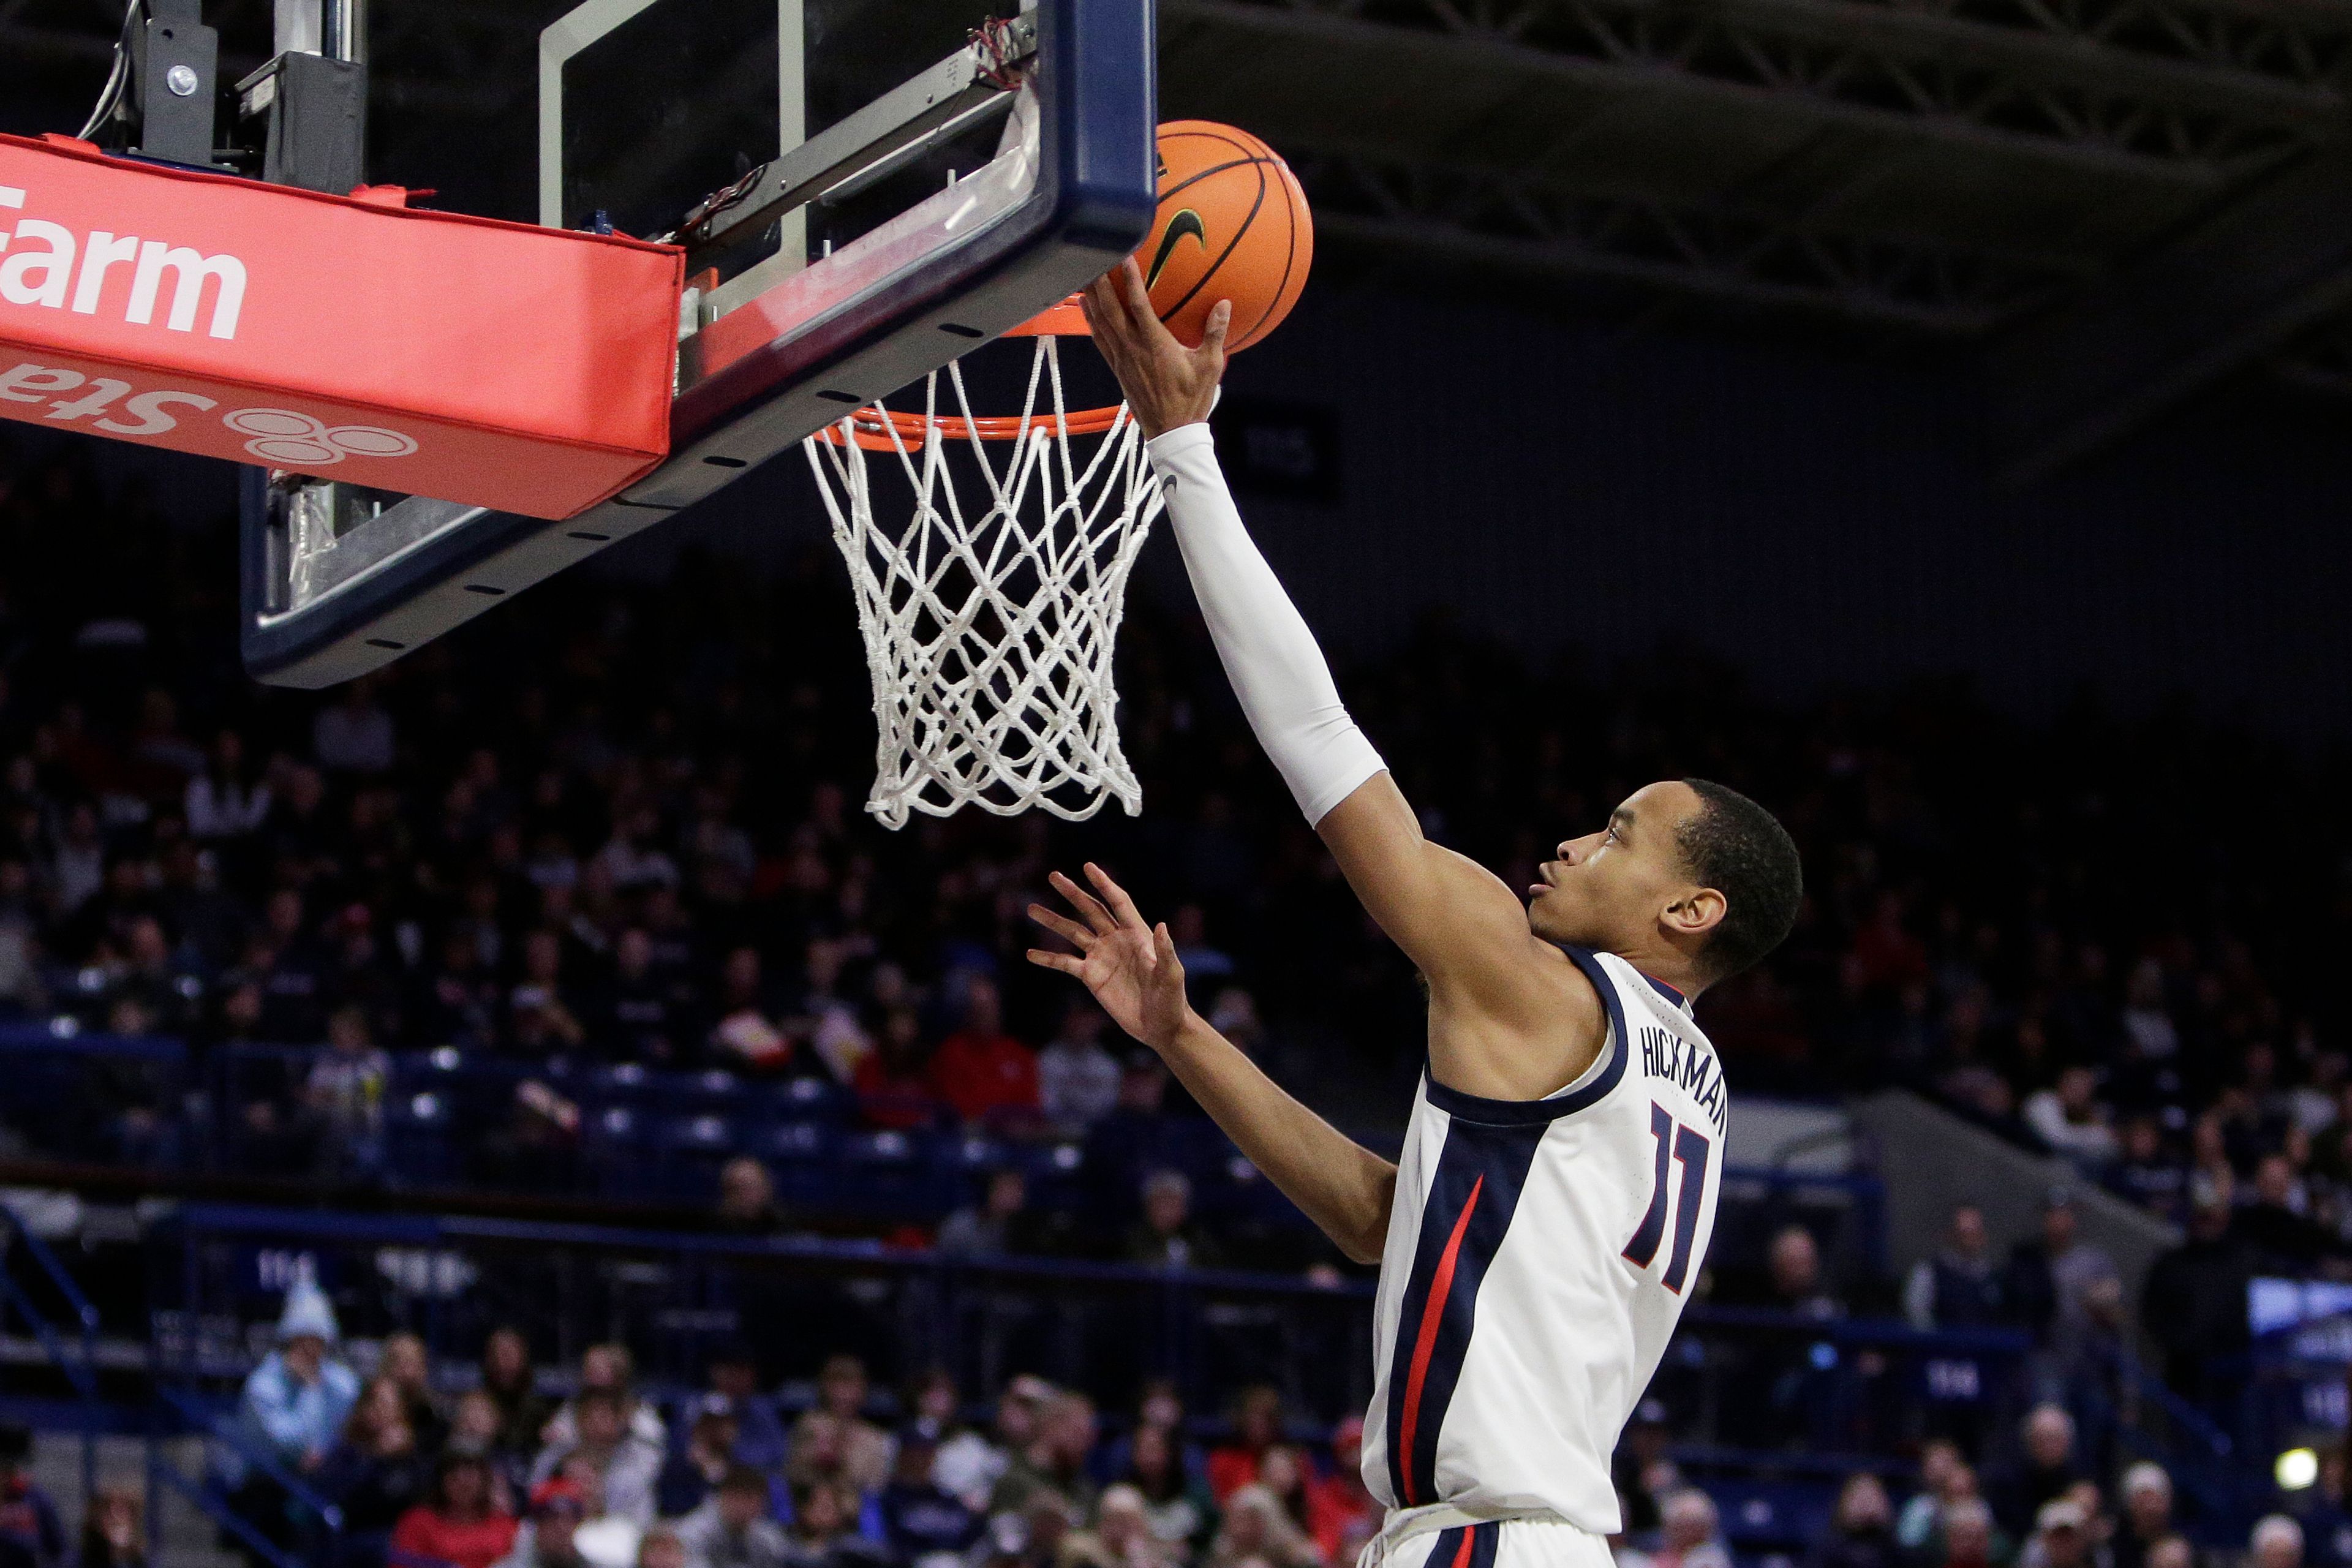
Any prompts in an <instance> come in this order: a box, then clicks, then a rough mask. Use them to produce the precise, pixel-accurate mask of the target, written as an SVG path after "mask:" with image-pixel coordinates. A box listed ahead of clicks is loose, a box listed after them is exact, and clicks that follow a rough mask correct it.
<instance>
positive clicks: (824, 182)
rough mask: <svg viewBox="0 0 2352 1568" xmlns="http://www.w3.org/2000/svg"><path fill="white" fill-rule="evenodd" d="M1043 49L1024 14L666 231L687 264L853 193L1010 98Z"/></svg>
mask: <svg viewBox="0 0 2352 1568" xmlns="http://www.w3.org/2000/svg"><path fill="white" fill-rule="evenodd" d="M1036 55H1037V18H1036V17H1035V16H1034V15H1024V16H1019V17H1016V18H1014V19H1013V20H1012V21H1009V22H1005V23H1003V24H1001V25H1000V26H997V27H996V28H994V29H992V32H991V34H990V35H989V36H988V37H984V38H975V39H974V40H973V41H972V42H971V43H970V44H967V45H965V46H964V47H962V48H961V49H959V50H957V51H956V52H955V53H954V54H952V55H950V56H949V57H948V58H946V59H943V60H941V61H940V63H939V64H937V65H935V66H933V67H931V68H929V70H926V71H924V72H923V73H922V74H921V75H920V76H918V77H915V78H913V79H911V80H908V81H905V82H902V83H900V84H899V85H898V87H895V88H893V89H890V90H889V91H888V92H886V93H884V94H883V95H882V96H881V97H880V98H877V99H876V100H874V101H873V102H871V103H869V104H867V105H866V107H865V108H863V109H861V110H858V111H857V112H856V113H855V114H853V115H851V116H850V117H849V118H848V119H846V120H845V121H842V122H841V123H840V124H838V125H835V126H834V127H832V128H831V129H830V130H827V131H824V132H820V133H819V134H817V135H815V136H813V137H811V138H809V140H808V141H806V142H803V143H802V144H801V145H799V146H798V147H795V148H793V150H792V151H791V152H789V153H785V154H784V155H783V156H782V157H781V158H778V159H777V160H776V161H775V162H773V163H762V164H761V165H760V166H759V167H758V168H756V169H754V170H752V171H751V173H750V174H746V175H744V176H743V178H742V179H740V180H739V181H737V182H736V183H735V184H731V185H730V186H728V187H727V188H726V189H725V190H723V191H720V192H719V193H717V194H716V195H712V196H711V197H710V198H709V200H707V201H705V202H703V203H702V204H701V205H699V206H698V207H696V208H695V209H694V210H693V211H692V212H690V213H688V214H687V215H686V219H685V221H684V222H683V223H681V224H680V225H679V226H678V230H677V233H676V234H673V235H669V236H667V237H666V238H667V240H668V241H669V242H670V243H672V244H678V245H683V246H685V247H687V258H688V260H687V265H688V270H689V271H693V270H697V269H698V268H700V266H701V265H702V264H703V261H704V260H705V258H707V257H708V256H709V254H711V253H713V252H716V251H719V250H721V249H723V248H725V247H727V246H729V245H730V244H733V243H734V242H736V241H737V240H740V238H742V237H744V236H745V235H747V234H756V233H757V232H759V231H760V230H761V229H762V228H765V227H766V226H768V225H770V224H772V223H773V222H775V221H776V219H777V218H779V217H781V216H783V215H784V214H786V213H788V212H791V211H793V210H794V209H795V208H798V207H803V206H806V205H809V204H810V203H812V202H818V201H824V200H825V199H826V198H828V197H839V196H846V195H852V194H853V193H855V192H856V191H858V190H862V189H864V188H865V187H866V185H869V184H872V183H874V182H875V181H877V180H879V179H882V178H883V177H885V176H886V175H887V174H891V173H892V172H893V171H895V170H898V169H900V168H903V167H904V166H905V165H906V164H908V163H910V162H912V161H913V160H914V159H916V158H919V157H920V156H921V155H922V154H923V153H925V152H926V151H927V150H928V149H929V148H930V147H932V146H934V145H936V144H937V143H938V142H941V141H944V140H946V139H947V138H949V137H951V136H957V135H961V134H962V133H963V132H966V131H969V130H971V129H972V128H973V127H975V126H977V125H979V124H981V123H982V122H983V121H986V120H987V118H988V117H989V116H990V115H991V114H1002V113H1004V112H1005V111H1007V110H1010V109H1011V108H1012V107H1013V94H1014V91H1015V90H1016V89H1018V87H1019V86H1020V82H1019V80H1018V78H1017V73H1018V72H1019V71H1020V70H1021V69H1022V68H1025V67H1026V66H1027V65H1028V64H1029V63H1030V62H1031V61H1032V60H1034V58H1036Z"/></svg>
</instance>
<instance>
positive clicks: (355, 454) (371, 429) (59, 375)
mask: <svg viewBox="0 0 2352 1568" xmlns="http://www.w3.org/2000/svg"><path fill="white" fill-rule="evenodd" d="M12 403H26V404H36V405H38V404H47V405H48V412H47V413H46V414H40V415H35V414H22V415H20V414H16V413H15V412H14V411H12V410H11V409H9V408H8V406H7V405H9V404H12ZM219 406H220V402H219V400H218V399H216V398H211V397H206V396H205V395H203V394H202V393H196V392H181V391H175V390H173V389H171V388H168V387H156V388H152V389H150V390H146V391H142V390H140V389H139V388H137V387H135V386H133V385H132V384H131V383H130V382H127V381H121V380H118V379H117V378H115V377H113V376H107V375H100V376H88V375H84V374H82V373H81V372H79V371H78V370H66V369H64V368H62V367H59V366H53V365H43V364H29V363H28V364H20V365H16V366H15V367H14V368H12V369H5V370H0V418H22V419H34V418H37V419H39V420H41V421H42V422H43V423H45V424H53V425H84V426H87V427H88V428H89V429H93V430H102V431H104V432H105V433H106V434H108V435H110V436H121V437H125V438H126V439H129V440H134V441H136V440H152V439H154V438H156V437H163V436H168V435H170V434H171V433H172V432H173V431H175V430H177V429H179V428H180V425H181V420H182V418H183V414H182V412H181V411H183V410H186V411H192V412H194V413H197V414H210V413H212V412H213V411H214V410H215V409H216V408H218V407H219ZM220 422H221V424H222V425H223V426H226V428H227V429H228V430H229V431H230V432H231V433H232V434H233V435H235V436H236V437H242V438H243V439H244V442H245V452H246V455H247V457H250V458H253V459H254V460H255V461H257V462H261V463H267V464H268V465H269V466H270V467H271V468H299V469H304V470H309V469H313V468H333V467H334V466H335V465H337V464H338V463H341V462H342V461H343V460H344V459H346V458H407V457H413V456H415V453H416V451H417V444H416V438H415V437H413V436H406V435H403V434H402V433H401V432H400V431H397V430H386V429H384V428H383V427H381V426H374V425H330V424H328V423H327V422H326V421H325V420H323V419H320V418H319V417H318V416H316V415H311V414H304V413H301V412H299V410H296V409H292V408H234V409H231V410H230V411H229V412H227V413H226V414H224V415H222V416H220ZM206 449H208V450H209V449H210V447H206ZM217 455H218V456H221V457H227V456H229V454H228V453H227V452H225V451H224V452H219V453H218V454H217Z"/></svg>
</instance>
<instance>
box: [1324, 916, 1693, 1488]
mask: <svg viewBox="0 0 2352 1568" xmlns="http://www.w3.org/2000/svg"><path fill="white" fill-rule="evenodd" d="M1565 951H1566V952H1568V955H1569V956H1570V958H1571V959H1573V960H1575V962H1576V964H1577V967H1578V968H1580V969H1581V970H1582V971H1583V972H1584V973H1585V975H1586V976H1587V977H1588V978H1589V979H1591V982H1592V984H1593V987H1594V989H1596V990H1598V991H1599V992H1600V993H1601V1003H1602V1005H1604V1007H1605V1008H1606V1010H1607V1012H1608V1016H1609V1039H1608V1042H1607V1044H1606V1045H1605V1046H1603V1047H1602V1048H1601V1056H1600V1058H1599V1059H1598V1060H1597V1061H1595V1062H1594V1063H1593V1065H1592V1067H1591V1069H1590V1070H1589V1071H1587V1072H1586V1073H1585V1074H1584V1076H1583V1077H1582V1078H1580V1079H1578V1080H1577V1081H1576V1082H1574V1083H1572V1084H1570V1086H1569V1087H1568V1088H1566V1089H1562V1090H1561V1091H1560V1092H1559V1093H1558V1094H1556V1095H1554V1096H1552V1097H1551V1098H1550V1099H1549V1100H1525V1101H1511V1100H1481V1099H1478V1098H1476V1097H1475V1096H1473V1095H1466V1094H1458V1093H1456V1092H1454V1090H1452V1089H1446V1088H1445V1087H1444V1086H1443V1085H1441V1084H1437V1083H1434V1082H1432V1081H1430V1080H1429V1079H1426V1078H1424V1079H1423V1082H1422V1088H1421V1092H1420V1094H1419V1095H1418V1096H1417V1097H1416V1098H1415V1100H1414V1101H1413V1107H1412V1121H1411V1122H1410V1124H1409V1125H1408V1126H1407V1128H1406V1131H1405V1143H1404V1152H1403V1155H1402V1158H1401V1159H1400V1160H1399V1161H1398V1164H1397V1191H1396V1205H1395V1208H1394V1211H1393V1212H1392V1213H1391V1215H1390V1217H1389V1235H1388V1245H1387V1248H1386V1251H1385V1253H1384V1255H1383V1257H1382V1258H1381V1284H1380V1294H1379V1300H1378V1312H1379V1318H1378V1323H1377V1329H1376V1335H1375V1344H1374V1355H1375V1357H1376V1362H1375V1367H1376V1373H1377V1383H1376V1384H1375V1387H1374V1390H1373V1394H1372V1406H1371V1410H1370V1414H1369V1415H1367V1417H1366V1418H1365V1422H1364V1481H1365V1484H1366V1485H1368V1486H1369V1487H1370V1488H1371V1489H1372V1492H1373V1494H1374V1495H1375V1496H1377V1497H1379V1498H1380V1499H1381V1500H1382V1501H1384V1502H1386V1503H1387V1504H1388V1505H1389V1507H1390V1508H1391V1509H1417V1508H1424V1507H1427V1506H1429V1505H1431V1504H1433V1503H1445V1504H1450V1505H1452V1506H1453V1507H1454V1508H1456V1509H1460V1510H1465V1511H1466V1512H1468V1513H1470V1514H1472V1515H1474V1516H1475V1517H1479V1518H1489V1519H1491V1518H1496V1517H1508V1516H1513V1515H1547V1514H1548V1515H1551V1516H1554V1517H1556V1518H1559V1519H1561V1520H1564V1521H1567V1522H1568V1523H1570V1524H1573V1525H1576V1526H1578V1527H1580V1528H1581V1529H1583V1530H1587V1531H1592V1532H1593V1533H1594V1534H1596V1535H1609V1534H1613V1533H1615V1532H1616V1531H1617V1530H1618V1529H1619V1528H1620V1521H1619V1519H1618V1516H1617V1493H1616V1489H1615V1488H1614V1487H1613V1486H1612V1484H1611V1482H1610V1475H1609V1460H1610V1456H1611V1454H1612V1451H1613V1450H1614V1449H1615V1448H1616V1446H1617V1436H1618V1434H1619V1433H1620V1432H1621V1431H1622V1430H1623V1428H1624V1425H1625V1418H1626V1417H1627V1416H1628V1415H1631V1414H1632V1412H1633V1406H1634V1405H1635V1404H1636V1403H1637V1402H1638V1401H1639V1400H1640V1399H1641V1397H1642V1394H1643V1390H1644V1389H1645V1388H1647V1387H1648V1386H1649V1382H1650V1376H1651V1373H1654V1372H1655V1371H1656V1370H1657V1365H1658V1360H1659V1358H1660V1357H1661V1356H1662V1355H1664V1353H1665V1348H1666V1341H1667V1340H1668V1339H1669V1338H1670V1337H1671V1336H1672V1335H1673V1333H1674V1331H1675V1322H1676V1321H1678V1320H1679V1319H1680V1318H1681V1316H1682V1310H1683V1303H1684V1302H1685V1300H1688V1295H1689V1291H1690V1289H1691V1288H1692V1286H1693V1284H1694V1283H1695V1282H1696V1280H1697V1279H1698V1273H1699V1266H1700V1263H1701V1261H1702V1260H1703V1259H1704V1258H1706V1244H1707V1239H1708V1237H1710V1236H1712V1235H1713V1234H1714V1230H1715V1200H1716V1191H1717V1186H1718V1185H1719V1184H1720V1183H1721V1180H1722V1175H1723V1147H1724V1140H1723V1133H1724V1126H1725V1114H1726V1105H1725V1096H1724V1085H1723V1073H1722V1069H1721V1068H1719V1067H1718V1066H1717V1063H1716V1057H1715V1050H1714V1048H1713V1047H1711V1046H1709V1045H1708V1044H1707V1041H1706V1036H1704V1035H1703V1034H1701V1033H1700V1032H1699V1029H1698V1026H1697V1025H1696V1024H1695V1023H1693V1022H1692V1020H1691V1016H1690V1010H1689V1006H1688V1005H1687V1004H1686V1003H1685V1001H1684V999H1683V997H1682V996H1681V994H1679V993H1677V992H1675V991H1674V990H1673V989H1672V988H1671V987H1668V986H1665V985H1663V984H1659V983H1657V982H1655V981H1653V980H1650V979H1648V978H1647V977H1645V976H1644V975H1643V974H1642V973H1641V972H1640V971H1638V970H1636V969H1635V968H1633V965H1631V964H1629V963H1626V962H1625V961H1624V960H1623V959H1621V958H1618V957H1616V956H1615V955H1613V954H1611V953H1605V952H1604V953H1593V952H1584V951H1583V950H1581V949H1578V948H1568V949H1566V950H1565Z"/></svg>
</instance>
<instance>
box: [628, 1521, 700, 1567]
mask: <svg viewBox="0 0 2352 1568" xmlns="http://www.w3.org/2000/svg"><path fill="white" fill-rule="evenodd" d="M637 1568H688V1559H687V1555H686V1542H684V1541H682V1540H680V1539H679V1537H678V1533H677V1531H675V1530H672V1529H671V1528H670V1527H669V1526H667V1525H666V1524H657V1525H656V1526H654V1527H653V1528H652V1529H651V1530H648V1531H646V1532H645V1534H643V1535H642V1536H639V1537H638V1538H637Z"/></svg>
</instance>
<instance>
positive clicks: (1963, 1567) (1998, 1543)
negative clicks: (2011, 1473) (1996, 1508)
mask: <svg viewBox="0 0 2352 1568" xmlns="http://www.w3.org/2000/svg"><path fill="white" fill-rule="evenodd" d="M1942 1533H1943V1542H1942V1549H1941V1550H1940V1551H1938V1552H1935V1553H1934V1554H1933V1555H1931V1556H1929V1557H1927V1559H1925V1561H1926V1562H1927V1563H1928V1564H1929V1568H2007V1564H2008V1563H2009V1561H2010V1554H2009V1551H2008V1547H2007V1544H2006V1542H2003V1541H2002V1540H2001V1538H2000V1533H1999V1531H1998V1530H1997V1529H1996V1527H1995V1526H1994V1524H1993V1517H1992V1510H1991V1509H1990V1508H1988V1507H1986V1506H1985V1503H1984V1500H1983V1499H1981V1498H1962V1499H1960V1500H1958V1501H1957V1502H1955V1503H1953V1504H1951V1505H1950V1506H1949V1507H1948V1508H1947V1509H1945V1510H1944V1518H1943V1532H1942Z"/></svg>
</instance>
